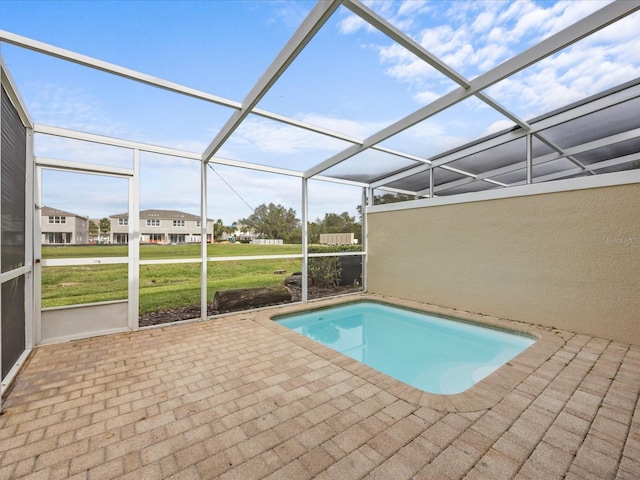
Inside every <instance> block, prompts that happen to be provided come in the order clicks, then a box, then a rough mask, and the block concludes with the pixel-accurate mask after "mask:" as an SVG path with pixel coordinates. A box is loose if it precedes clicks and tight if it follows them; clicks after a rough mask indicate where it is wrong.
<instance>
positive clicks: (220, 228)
mask: <svg viewBox="0 0 640 480" xmlns="http://www.w3.org/2000/svg"><path fill="white" fill-rule="evenodd" d="M224 233H225V226H224V224H223V223H222V220H221V219H218V220H216V223H214V224H213V239H214V241H215V239H216V238H221V237H222V236H224Z"/></svg>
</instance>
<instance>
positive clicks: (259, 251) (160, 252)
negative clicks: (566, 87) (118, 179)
mask: <svg viewBox="0 0 640 480" xmlns="http://www.w3.org/2000/svg"><path fill="white" fill-rule="evenodd" d="M127 252H128V248H127V245H62V246H50V245H47V246H43V247H42V258H93V257H126V256H127V255H128V253H127ZM296 253H302V245H251V244H250V243H214V244H209V245H207V256H209V257H232V256H240V255H287V254H296ZM167 258H200V244H195V243H193V244H191V243H188V244H179V245H140V259H141V260H154V259H167Z"/></svg>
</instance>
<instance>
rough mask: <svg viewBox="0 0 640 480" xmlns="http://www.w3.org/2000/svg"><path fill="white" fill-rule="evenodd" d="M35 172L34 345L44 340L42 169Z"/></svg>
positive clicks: (33, 205)
mask: <svg viewBox="0 0 640 480" xmlns="http://www.w3.org/2000/svg"><path fill="white" fill-rule="evenodd" d="M33 162H34V165H33V168H34V169H35V170H34V172H33V177H34V178H33V202H32V203H31V208H32V209H33V258H34V261H33V329H34V332H33V336H34V344H35V345H38V344H39V343H40V340H42V262H41V259H42V225H41V224H40V215H41V213H42V212H41V211H40V209H41V208H42V169H41V168H40V167H38V166H37V165H36V164H35V159H34V160H33Z"/></svg>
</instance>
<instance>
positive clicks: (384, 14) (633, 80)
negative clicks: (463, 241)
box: [0, 0, 640, 196]
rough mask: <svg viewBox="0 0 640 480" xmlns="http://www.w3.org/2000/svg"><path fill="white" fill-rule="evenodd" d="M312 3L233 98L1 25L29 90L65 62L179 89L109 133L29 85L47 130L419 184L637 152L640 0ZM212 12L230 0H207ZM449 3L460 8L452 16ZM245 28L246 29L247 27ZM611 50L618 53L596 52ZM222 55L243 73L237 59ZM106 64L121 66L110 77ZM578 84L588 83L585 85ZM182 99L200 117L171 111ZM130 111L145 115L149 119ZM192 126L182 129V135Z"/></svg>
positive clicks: (480, 184) (513, 174) (444, 189)
mask: <svg viewBox="0 0 640 480" xmlns="http://www.w3.org/2000/svg"><path fill="white" fill-rule="evenodd" d="M246 5H247V4H246V3H245V4H243V5H242V6H239V5H238V6H236V7H235V8H237V9H241V8H245V7H246ZM257 5H258V4H256V8H258V7H257ZM260 5H265V4H264V3H262V2H261V3H260ZM308 5H309V4H304V5H303V7H301V8H304V9H305V10H304V14H305V15H306V17H305V18H304V19H303V20H302V22H301V23H300V24H299V27H298V28H297V29H295V30H294V29H292V33H290V37H289V40H288V41H286V43H285V44H284V47H282V48H281V49H280V51H279V52H277V51H276V50H273V49H272V50H271V52H272V53H271V55H272V56H271V57H270V59H269V61H270V62H271V63H270V64H269V62H268V61H265V60H264V58H263V59H262V60H261V62H262V65H267V64H268V66H267V67H266V70H265V71H264V73H263V74H262V75H261V76H260V77H259V78H258V79H257V81H255V82H254V83H253V86H252V87H248V86H247V82H246V79H245V80H244V81H243V82H239V81H238V82H236V85H235V86H233V87H234V88H232V85H231V84H229V85H227V87H225V88H226V90H225V88H222V87H221V90H222V91H228V92H234V93H236V94H237V92H238V91H239V89H240V87H243V88H244V90H243V93H242V94H241V95H240V96H241V97H242V98H225V97H222V96H219V95H218V94H217V93H218V92H208V91H206V90H198V89H195V88H191V87H187V86H184V85H182V84H180V83H177V82H173V81H169V80H164V79H161V78H159V77H154V76H152V75H148V74H146V73H142V72H140V71H137V70H133V69H129V68H126V67H122V66H118V65H116V64H113V63H108V62H105V61H103V60H98V59H97V58H94V57H90V56H87V55H83V54H80V53H75V52H73V51H70V50H65V49H63V48H60V47H56V46H53V45H49V44H46V43H42V42H40V41H38V40H32V39H31V38H28V37H25V36H21V35H17V34H14V33H11V32H9V31H3V30H0V42H1V43H2V44H3V45H4V46H5V49H4V50H3V57H6V60H5V61H6V63H7V64H8V67H9V69H10V70H11V71H12V72H13V71H14V66H15V72H17V74H16V75H15V77H16V83H17V84H18V88H19V90H21V89H22V87H23V85H24V89H25V90H27V91H29V86H28V80H29V79H31V78H32V77H33V76H37V75H49V77H47V78H48V79H50V82H51V84H52V85H53V82H54V78H53V77H52V76H51V75H53V74H58V73H59V72H62V69H63V67H62V66H61V63H60V60H63V61H65V62H63V63H65V64H69V65H71V66H72V67H70V68H71V71H72V72H73V73H74V74H76V75H79V76H80V77H84V85H86V89H85V90H86V91H87V92H89V91H90V89H91V88H93V87H92V85H94V84H95V85H106V87H104V88H105V94H106V95H107V96H106V97H105V98H106V99H114V100H113V101H116V100H115V99H116V98H117V95H112V94H111V93H112V92H114V91H115V92H119V91H120V89H121V88H125V87H124V85H125V84H127V85H129V84H133V85H134V87H132V88H133V90H132V91H133V93H129V97H128V98H130V99H131V100H130V101H131V104H132V105H133V103H134V102H135V103H136V105H137V102H139V101H145V95H147V94H148V96H147V97H146V101H147V105H148V108H149V111H151V105H154V104H155V103H162V102H169V103H168V104H166V105H167V106H168V108H165V109H164V110H163V111H162V115H158V118H154V120H156V121H162V120H165V121H166V124H165V125H164V126H163V127H158V128H157V129H156V130H155V131H154V132H153V133H151V134H149V133H146V132H145V130H144V128H142V127H140V128H139V129H138V128H128V129H126V130H125V129H117V128H115V129H112V131H106V130H105V128H104V123H103V122H100V121H92V122H90V121H85V122H82V121H80V120H81V119H79V118H78V115H77V114H76V115H75V116H74V115H70V116H66V117H65V116H64V115H62V114H61V115H52V114H51V112H50V110H46V109H42V108H41V104H40V103H38V102H41V101H42V98H43V94H44V93H46V92H38V95H35V94H31V92H30V96H31V97H33V98H32V99H30V98H27V99H26V104H27V106H28V107H29V108H30V109H31V107H33V108H32V110H33V111H32V112H31V113H32V114H33V115H34V119H35V122H36V125H37V128H36V132H40V133H56V132H60V131H61V130H55V131H53V130H51V129H50V128H48V127H50V126H53V127H63V128H64V129H66V131H81V132H84V133H90V134H97V135H107V136H110V137H119V138H124V139H125V140H127V141H134V142H146V143H152V144H155V145H160V146H161V147H162V148H166V149H172V150H171V151H170V152H169V153H170V154H174V155H176V156H181V157H183V158H194V159H201V160H202V161H204V162H211V163H212V164H216V163H217V164H226V165H232V166H247V167H250V168H254V169H257V170H263V171H267V172H274V173H285V174H289V175H294V176H300V177H304V178H316V177H317V178H323V179H328V180H331V179H335V180H339V181H342V182H352V183H353V184H354V185H359V186H370V187H373V188H383V189H389V190H396V191H399V192H404V193H410V194H412V195H418V196H429V195H452V194H458V193H465V192H473V191H479V190H485V189H491V188H503V187H507V186H511V185H518V184H522V183H526V182H527V181H532V182H541V181H550V180H554V179H558V178H567V177H571V176H580V175H593V174H598V173H604V172H612V171H620V170H625V169H634V168H638V167H639V166H640V164H639V159H638V155H639V154H640V151H639V150H640V136H639V134H640V132H638V130H639V129H640V116H639V115H638V113H637V112H639V111H640V108H639V107H640V99H639V97H640V80H639V75H638V74H639V73H640V59H638V58H636V57H637V56H633V55H628V54H625V51H627V52H628V51H629V50H630V49H636V51H637V48H640V44H639V42H640V41H639V40H638V35H637V32H638V31H640V13H638V12H637V10H638V9H640V4H639V3H638V2H614V3H607V2H572V4H571V5H565V6H564V7H563V8H566V9H567V10H566V11H565V12H564V14H563V16H558V17H557V18H556V17H551V16H550V15H552V14H551V13H550V10H548V9H545V7H544V6H540V5H537V4H530V5H529V6H527V8H529V9H532V8H535V9H537V10H535V12H534V11H532V10H529V11H527V10H526V9H525V8H524V7H525V5H524V4H522V3H520V2H515V3H505V4H502V3H500V4H497V3H495V2H487V3H483V2H477V3H471V4H468V5H467V4H465V6H464V7H463V6H462V5H461V4H456V3H455V2H454V3H448V2H441V3H438V4H427V3H424V2H415V3H412V4H411V5H407V4H405V3H402V2H391V1H390V2H373V3H368V2H365V3H362V2H359V1H357V0H344V1H319V2H318V3H317V4H315V6H313V8H311V9H309V8H308ZM298 7H299V6H297V7H296V8H298ZM16 8H17V6H16ZM105 8H111V7H109V6H107V7H105ZM113 8H115V7H113ZM140 8H144V7H143V6H140ZM165 8H168V7H165ZM203 8H204V9H207V8H211V9H214V8H223V7H221V6H220V5H217V6H214V5H209V6H206V5H200V6H199V7H198V9H203ZM226 8H230V7H229V6H227V7H226ZM263 8H264V7H263ZM292 8H293V7H292ZM407 9H409V10H411V11H408V10H407ZM452 9H454V10H455V9H458V10H460V11H459V12H458V14H457V15H452V12H453V10H452ZM465 9H467V10H465ZM463 10H465V11H463ZM570 10H571V11H570ZM204 13H205V12H201V14H204ZM298 13H300V12H298ZM533 13H535V15H543V14H544V15H547V16H548V23H546V24H544V25H541V26H538V27H537V28H538V31H533V30H532V27H531V25H530V22H529V21H530V20H531V19H532V18H533V16H532V15H533ZM245 17H247V19H246V20H245V21H247V22H251V21H252V20H255V21H257V20H256V19H255V18H253V17H251V16H247V15H245ZM568 18H573V19H574V21H573V22H569V21H567V19H568ZM427 19H428V21H427ZM505 19H509V20H505ZM143 21H144V19H143V18H141V19H140V22H143ZM238 21H240V20H238ZM420 22H423V23H420ZM425 22H426V23H425ZM447 22H449V23H447ZM501 22H502V23H501ZM507 22H510V23H508V24H507ZM0 27H2V23H1V21H0ZM507 27H508V28H511V30H508V29H507ZM194 28H195V27H194ZM501 28H502V30H500V29H501ZM518 29H520V30H518ZM245 30H246V31H251V25H244V24H243V31H245ZM188 33H189V32H185V40H184V41H185V42H187V40H186V39H187V38H188ZM89 34H90V33H89V32H87V35H89ZM105 34H106V33H105ZM516 37H517V38H516ZM246 41H247V42H253V44H252V45H253V46H252V49H246V52H247V53H246V54H247V55H248V56H250V55H252V54H253V51H254V50H255V51H258V50H259V51H260V52H262V53H264V51H266V50H267V49H266V48H261V47H260V45H259V42H260V39H259V38H257V39H253V38H249V37H247V39H246ZM131 48H134V46H132V47H131ZM176 48H177V47H176ZM601 51H605V52H606V53H605V54H603V55H605V56H604V57H602V58H599V57H598V58H595V57H596V56H597V52H601ZM194 52H196V50H195V49H194ZM198 52H200V51H198ZM200 53H202V52H200ZM43 54H44V55H43ZM217 54H218V51H217V50H216V55H217ZM236 56H237V55H236ZM41 57H42V58H47V59H48V60H46V61H42V60H41ZM569 58H572V59H574V60H572V62H573V63H571V62H569V60H568V59H569ZM590 58H592V59H593V60H594V61H596V62H597V63H593V62H590V61H589V59H590ZM575 59H577V60H575ZM605 60H606V61H605ZM36 61H37V62H40V63H38V64H37V66H36V64H35V63H34V62H36ZM179 62H180V63H181V65H182V69H183V70H185V69H187V66H188V65H189V64H188V62H192V63H193V64H194V65H197V64H202V65H203V68H205V67H206V69H207V71H208V72H209V70H208V69H209V68H210V66H209V65H206V63H207V58H201V57H198V56H196V55H195V53H194V55H193V56H192V57H188V58H183V57H181V58H180V60H179ZM227 62H228V63H227V64H225V68H226V69H227V70H230V73H229V75H230V78H232V77H234V75H235V73H234V72H232V71H231V70H232V69H233V67H234V64H233V62H232V59H230V56H229V58H227ZM607 62H609V63H607ZM27 65H30V67H28V66H27ZM85 67H89V69H87V68H85ZM614 67H615V68H614ZM29 68H31V70H29ZM587 68H588V69H590V76H589V78H588V82H587V78H586V76H585V75H586V70H585V69H587ZM613 70H615V74H613V73H612V71H613ZM252 71H253V72H254V74H255V72H256V71H257V70H255V69H254V70H252ZM551 71H553V72H554V75H552V76H550V74H549V72H551ZM87 72H89V73H87ZM105 72H106V74H108V75H107V76H109V77H110V78H111V80H108V81H107V83H104V84H103V83H99V82H102V81H103V77H104V76H105ZM236 73H237V72H236ZM221 74H223V73H222V70H221ZM176 76H177V77H179V76H180V74H179V72H177V73H176ZM132 80H133V82H132ZM48 81H49V80H48ZM581 81H582V83H583V84H585V85H582V87H581V88H578V87H577V86H580V85H581V83H580V82H581ZM212 83H213V84H215V83H216V82H215V81H212ZM218 83H221V81H220V82H218ZM586 83H589V85H586ZM202 84H204V83H202ZM540 84H542V85H544V88H542V89H541V88H540ZM152 87H158V88H155V89H154V88H152ZM95 88H96V90H97V88H98V87H95ZM147 92H148V93H147ZM585 92H587V93H589V95H590V96H586V95H585V94H584V93H585ZM63 93H64V94H65V95H66V94H67V93H65V92H62V91H61V90H60V89H58V90H55V89H54V88H53V87H52V90H51V92H49V97H48V98H49V100H50V101H51V102H52V103H57V104H60V105H68V104H71V103H73V102H74V101H75V100H74V99H71V98H68V99H65V98H62V97H61V95H62V94H63ZM110 94H111V95H110ZM176 94H177V95H176ZM106 99H105V101H108V100H106ZM65 101H66V102H67V103H65ZM61 108H69V107H61ZM173 108H175V112H177V111H184V112H190V113H189V115H190V116H187V117H184V116H180V115H179V114H177V113H175V114H172V112H174V110H172V109H173ZM45 110H46V111H45ZM43 112H45V113H43ZM130 113H131V118H133V119H138V120H137V121H140V122H142V124H144V122H145V118H147V119H149V118H152V117H154V115H153V114H149V113H147V114H146V117H145V115H144V114H142V115H141V112H137V113H135V112H130ZM165 116H166V118H165ZM185 127H189V128H188V129H186V128H185ZM182 129H185V130H184V131H185V132H188V135H187V136H186V137H184V138H182V139H181V138H180V137H178V136H177V134H173V133H174V132H178V131H182ZM189 135H191V136H189ZM69 136H72V135H71V134H69ZM165 139H166V141H165ZM470 140H472V141H470ZM167 151H168V150H167ZM181 152H182V153H181ZM528 161H529V162H530V163H529V164H528V163H527V162H528ZM528 165H530V168H528ZM528 176H529V177H530V178H528ZM432 187H433V190H432Z"/></svg>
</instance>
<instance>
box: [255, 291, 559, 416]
mask: <svg viewBox="0 0 640 480" xmlns="http://www.w3.org/2000/svg"><path fill="white" fill-rule="evenodd" d="M361 301H373V302H377V303H381V304H386V305H392V306H395V307H400V308H404V309H410V310H416V311H419V312H424V313H429V314H434V315H440V316H445V317H453V318H455V319H458V320H461V321H463V322H467V323H473V324H477V325H482V326H485V327H490V328H496V329H500V330H507V331H512V332H516V333H520V334H523V335H527V336H530V337H532V338H534V339H536V341H535V343H534V344H532V345H531V346H529V347H528V348H527V349H526V350H524V351H523V352H521V353H519V354H518V355H516V356H515V357H514V358H512V359H511V360H509V361H508V362H507V363H505V364H504V365H502V366H501V367H499V368H498V369H497V370H495V371H494V372H493V373H491V374H490V375H489V376H487V377H485V378H484V379H482V380H481V381H480V382H478V383H476V384H475V385H473V386H471V387H470V388H468V389H467V390H465V391H464V392H461V393H456V394H452V395H442V394H436V393H428V392H424V391H422V390H419V389H417V388H415V387H412V386H410V385H408V384H406V383H403V382H401V381H400V380H396V379H395V378H392V377H390V376H389V375H386V374H384V373H382V372H379V371H377V370H375V369H373V368H371V367H369V366H367V365H364V364H363V363H360V362H358V361H357V360H354V359H352V358H350V357H348V356H346V355H344V354H342V353H339V352H336V351H335V350H332V349H331V348H329V347H326V346H324V345H322V344H320V343H318V342H316V341H314V340H311V339H309V338H306V337H304V336H302V335H300V334H298V333H296V332H294V331H292V330H290V329H288V328H286V327H284V326H282V325H280V324H278V323H277V322H275V321H274V320H273V318H274V317H279V316H282V315H290V314H295V313H301V312H305V311H309V310H316V309H321V308H327V307H333V306H338V305H342V304H346V303H355V302H361ZM254 320H255V321H256V322H257V323H259V324H261V325H263V326H265V327H267V328H269V329H270V330H277V332H278V334H280V335H284V336H286V337H287V339H289V340H291V341H292V342H293V343H295V344H297V345H298V346H300V347H302V348H305V349H307V350H310V351H312V352H313V353H314V354H316V355H318V356H319V357H321V358H323V359H325V360H327V361H330V362H331V363H333V364H335V365H337V366H339V367H340V368H343V369H345V370H347V371H349V372H350V373H351V374H353V375H356V376H358V377H360V378H362V379H363V380H365V381H367V382H369V383H371V384H373V385H375V386H377V387H379V388H380V389H382V390H384V391H386V392H388V393H390V394H392V395H395V396H396V397H398V398H401V399H403V400H405V401H406V402H409V403H411V404H414V405H416V406H420V407H429V408H432V409H434V410H438V411H442V412H459V413H464V412H474V411H478V410H486V409H489V408H491V407H493V406H495V405H496V404H498V403H499V402H500V400H501V399H502V398H504V397H505V396H506V395H507V394H508V393H510V392H511V391H513V390H514V389H515V388H516V387H517V386H518V385H519V384H520V383H522V382H523V381H524V380H525V379H526V378H527V377H529V376H530V375H531V374H532V373H533V372H534V371H535V370H536V369H537V368H538V367H540V366H541V365H542V364H543V363H544V362H545V361H546V360H548V359H549V358H550V357H551V356H553V355H554V354H555V353H556V352H557V351H558V350H559V349H560V348H561V347H562V346H563V345H564V344H565V340H564V338H562V336H561V335H560V333H563V332H560V331H559V330H552V329H550V328H547V327H542V326H540V325H531V324H527V323H523V322H517V321H514V320H508V319H504V318H497V317H492V316H489V315H482V314H476V313H470V312H465V311H462V310H456V309H452V308H447V307H441V306H437V305H432V304H428V303H421V302H416V301H413V300H404V299H400V298H396V297H386V296H382V295H378V294H370V293H361V294H356V295H350V296H347V297H339V298H329V299H322V300H317V301H314V302H310V303H307V304H296V305H283V306H281V307H276V308H273V309H269V310H264V311H260V312H256V313H255V317H254Z"/></svg>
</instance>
